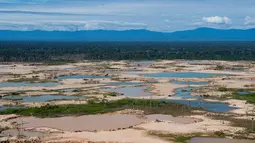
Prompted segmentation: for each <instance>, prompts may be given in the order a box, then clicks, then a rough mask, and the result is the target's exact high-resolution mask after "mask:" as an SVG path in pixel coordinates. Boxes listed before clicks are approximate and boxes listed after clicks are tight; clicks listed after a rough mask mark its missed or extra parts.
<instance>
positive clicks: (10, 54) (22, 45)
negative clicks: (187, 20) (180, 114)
mask: <svg viewBox="0 0 255 143" xmlns="http://www.w3.org/2000/svg"><path fill="white" fill-rule="evenodd" d="M154 59H192V60H194V59H195V60H200V59H208V60H255V42H171V43H170V42H168V43H167V42H165V43H164V42H91V43H89V42H87V43H85V42H0V62H14V61H15V62H49V61H59V60H62V61H74V60H154Z"/></svg>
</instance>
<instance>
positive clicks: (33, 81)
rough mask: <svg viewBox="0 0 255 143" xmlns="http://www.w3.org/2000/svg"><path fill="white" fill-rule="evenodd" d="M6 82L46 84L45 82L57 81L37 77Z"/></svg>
mask: <svg viewBox="0 0 255 143" xmlns="http://www.w3.org/2000/svg"><path fill="white" fill-rule="evenodd" d="M6 82H27V83H46V82H57V81H56V80H52V79H39V78H37V77H34V78H18V79H9V80H7V81H6Z"/></svg>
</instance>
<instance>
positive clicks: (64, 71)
mask: <svg viewBox="0 0 255 143" xmlns="http://www.w3.org/2000/svg"><path fill="white" fill-rule="evenodd" d="M0 77H1V78H0V95H1V99H0V101H1V102H0V110H1V112H0V113H1V114H2V115H0V127H1V132H2V133H1V136H2V137H1V140H10V141H12V142H15V141H17V140H19V141H21V140H22V141H24V140H29V141H31V142H68V141H70V142H137V143H141V142H148V143H150V142H151V143H155V142H162V143H164V142H175V141H179V142H185V141H186V140H189V139H190V138H192V137H200V136H210V137H229V138H243V139H250V140H254V139H255V134H254V130H255V123H253V120H255V105H254V103H255V63H254V62H252V61H247V62H244V61H235V62H228V61H184V60H174V61H140V62H132V61H102V62H92V61H83V62H78V63H71V64H69V63H67V64H65V65H45V64H42V63H5V64H2V65H0ZM127 98H128V99H137V100H138V99H142V100H148V102H142V103H141V104H140V103H139V104H138V103H137V104H136V101H134V102H133V101H132V104H127V105H125V106H120V105H118V104H117V103H114V106H113V105H112V104H113V103H111V102H112V101H119V100H123V102H124V101H125V99H127ZM149 101H159V102H163V101H164V102H166V103H173V104H174V105H169V106H168V105H167V106H165V105H164V106H163V105H161V104H154V102H152V103H151V102H149ZM164 104H165V103H164ZM179 104H181V105H183V106H180V107H179V106H178V105H179ZM69 105H72V107H71V106H70V107H69ZM75 105H77V106H78V105H80V106H81V107H82V106H83V105H84V106H85V105H86V108H87V107H88V108H90V107H91V109H90V110H87V109H86V108H77V107H76V106H75ZM170 106H171V108H170ZM175 106H176V108H172V107H175ZM34 107H38V108H34ZM40 107H41V108H40ZM28 108H29V110H27V109H28ZM63 108H65V110H67V111H65V112H63V111H62V109H63ZM19 109H20V110H19ZM46 110H48V111H50V112H44V111H46ZM68 110H69V111H68ZM7 111H8V112H7ZM51 111H52V112H51ZM46 113H47V114H46ZM57 113H59V114H57ZM90 114H95V115H90ZM20 115H25V116H20ZM58 116H59V117H58ZM173 116H174V117H173ZM41 117H44V118H41ZM253 126H254V127H253ZM195 139H196V138H195ZM195 139H193V140H191V142H192V141H193V142H194V140H195ZM212 140H213V139H212ZM233 141H234V140H233ZM242 141H243V142H244V140H242ZM247 141H249V140H247Z"/></svg>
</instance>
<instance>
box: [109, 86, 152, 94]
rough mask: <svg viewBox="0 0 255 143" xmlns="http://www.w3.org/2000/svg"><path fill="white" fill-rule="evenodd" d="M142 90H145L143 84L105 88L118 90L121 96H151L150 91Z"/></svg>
mask: <svg viewBox="0 0 255 143" xmlns="http://www.w3.org/2000/svg"><path fill="white" fill-rule="evenodd" d="M144 90H146V87H144V86H139V87H123V88H116V89H113V88H109V89H106V91H109V92H118V93H120V94H122V95H123V96H151V95H152V94H151V93H150V92H145V91H144Z"/></svg>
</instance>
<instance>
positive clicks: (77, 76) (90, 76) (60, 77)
mask: <svg viewBox="0 0 255 143" xmlns="http://www.w3.org/2000/svg"><path fill="white" fill-rule="evenodd" d="M85 78H110V77H109V76H92V75H67V76H59V77H57V79H58V80H62V79H85Z"/></svg>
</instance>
